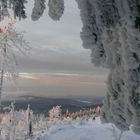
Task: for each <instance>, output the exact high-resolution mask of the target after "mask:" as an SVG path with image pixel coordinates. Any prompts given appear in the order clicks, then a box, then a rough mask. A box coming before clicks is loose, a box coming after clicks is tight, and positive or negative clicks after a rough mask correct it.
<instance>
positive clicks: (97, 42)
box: [0, 0, 140, 140]
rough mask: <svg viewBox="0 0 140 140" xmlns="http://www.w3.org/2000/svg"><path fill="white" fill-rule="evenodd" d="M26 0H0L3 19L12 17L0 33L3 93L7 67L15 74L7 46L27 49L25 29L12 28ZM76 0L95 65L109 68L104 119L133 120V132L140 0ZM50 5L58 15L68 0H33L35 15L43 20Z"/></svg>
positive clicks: (122, 123)
mask: <svg viewBox="0 0 140 140" xmlns="http://www.w3.org/2000/svg"><path fill="white" fill-rule="evenodd" d="M26 3H28V1H27V0H1V1H0V20H1V21H2V20H4V19H5V18H6V17H9V18H10V21H9V22H8V24H7V25H6V26H5V27H1V33H0V40H1V42H0V43H1V44H0V46H1V48H0V52H1V54H0V57H1V65H0V66H1V67H0V68H1V81H0V85H1V86H0V96H1V94H2V85H3V75H4V73H5V72H7V71H8V72H9V73H10V74H11V75H12V77H15V76H16V70H15V65H16V62H15V56H14V53H13V51H12V50H11V48H10V47H9V46H15V47H16V49H18V50H19V51H21V52H23V51H27V50H28V49H29V46H28V43H27V42H26V41H25V40H24V36H23V34H22V33H17V32H16V30H15V29H14V28H13V25H14V20H13V19H12V18H11V17H12V15H14V18H15V19H19V20H22V19H25V18H26V17H27V14H26V7H25V5H26ZM76 3H77V5H78V8H79V10H80V16H81V21H82V24H83V27H82V31H81V33H80V36H81V39H82V41H83V47H84V48H85V49H90V50H91V62H92V63H93V64H94V65H95V66H102V67H105V68H108V69H109V70H110V72H109V76H108V79H107V91H106V97H105V99H104V103H103V107H102V110H101V115H100V117H101V121H102V122H106V123H109V122H111V123H113V124H115V126H117V128H119V129H120V130H121V131H126V130H129V129H130V126H132V127H131V129H132V130H133V132H135V133H136V134H140V0H123V1H122V0H76ZM47 6H48V8H49V10H48V14H49V16H50V17H51V18H52V19H53V20H55V21H57V20H60V18H61V17H62V16H63V13H64V7H65V6H64V0H49V1H48V3H46V1H45V0H34V7H33V9H32V14H31V19H32V20H33V21H37V20H39V19H40V18H41V16H42V15H43V13H44V10H45V8H46V7H47ZM10 11H12V12H10ZM22 46H23V47H22ZM21 47H22V49H21ZM7 54H8V55H7ZM7 56H8V57H7ZM9 56H11V57H12V58H13V61H14V65H12V66H9V65H10V64H11V62H10V61H11V58H9ZM5 63H6V65H5ZM12 64H13V63H12ZM5 67H6V68H5ZM0 104H1V103H0ZM29 116H30V115H29ZM92 118H93V116H92ZM14 123H16V122H15V121H14ZM13 131H15V129H13ZM12 140H14V138H13V139H12Z"/></svg>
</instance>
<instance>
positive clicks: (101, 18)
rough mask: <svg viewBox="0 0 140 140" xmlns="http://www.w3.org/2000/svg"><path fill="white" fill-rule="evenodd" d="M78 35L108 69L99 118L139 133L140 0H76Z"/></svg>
mask: <svg viewBox="0 0 140 140" xmlns="http://www.w3.org/2000/svg"><path fill="white" fill-rule="evenodd" d="M76 1H77V3H78V7H79V9H80V15H81V19H82V22H83V28H82V32H81V39H82V40H83V46H84V48H87V49H90V50H91V52H92V53H91V59H92V62H93V63H94V64H95V65H98V66H103V67H106V68H109V69H110V74H109V76H108V81H107V86H108V90H107V94H106V97H105V100H104V104H103V108H102V121H105V122H112V123H114V124H115V125H116V126H117V127H118V128H120V129H121V130H122V131H124V130H128V129H129V126H130V124H132V125H133V126H132V129H133V131H134V132H135V133H138V134H140V1H139V0H123V1H122V0H76Z"/></svg>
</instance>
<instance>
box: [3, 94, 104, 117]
mask: <svg viewBox="0 0 140 140" xmlns="http://www.w3.org/2000/svg"><path fill="white" fill-rule="evenodd" d="M102 99H103V98H101V97H92V98H87V99H85V98H73V99H70V98H45V97H32V96H22V97H20V98H18V99H17V100H16V109H17V110H19V109H26V108H27V105H28V104H30V105H31V108H32V110H33V111H34V112H35V113H45V114H46V112H48V110H50V109H51V108H52V107H53V106H56V105H60V106H61V107H62V111H63V112H65V111H66V110H67V109H68V110H69V111H70V112H74V111H78V110H80V109H83V108H89V107H94V106H97V105H102ZM12 101H13V100H8V101H3V103H2V104H3V106H8V105H9V104H10V103H11V102H12Z"/></svg>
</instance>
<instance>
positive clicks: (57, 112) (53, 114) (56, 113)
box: [49, 106, 62, 119]
mask: <svg viewBox="0 0 140 140" xmlns="http://www.w3.org/2000/svg"><path fill="white" fill-rule="evenodd" d="M61 111H62V110H61V106H56V107H53V108H52V109H51V110H50V111H49V117H50V119H55V118H57V119H59V118H60V117H61Z"/></svg>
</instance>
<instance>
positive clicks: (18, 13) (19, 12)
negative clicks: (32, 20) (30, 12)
mask: <svg viewBox="0 0 140 140" xmlns="http://www.w3.org/2000/svg"><path fill="white" fill-rule="evenodd" d="M10 3H11V4H12V9H13V12H14V17H15V18H16V17H18V18H19V20H21V18H23V19H24V18H26V11H25V3H27V0H10Z"/></svg>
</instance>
